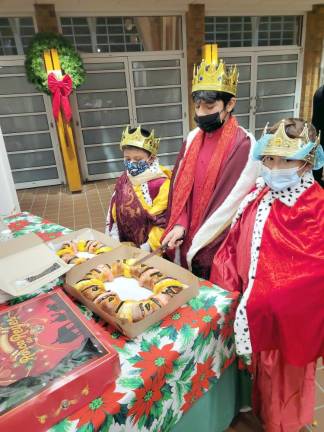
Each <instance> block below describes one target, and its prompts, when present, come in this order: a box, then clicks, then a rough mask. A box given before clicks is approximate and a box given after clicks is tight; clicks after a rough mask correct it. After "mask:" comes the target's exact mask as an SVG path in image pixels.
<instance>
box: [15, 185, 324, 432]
mask: <svg viewBox="0 0 324 432" xmlns="http://www.w3.org/2000/svg"><path fill="white" fill-rule="evenodd" d="M113 189H114V180H102V181H97V182H92V183H88V184H85V185H84V186H83V191H82V192H81V193H74V194H71V193H70V192H68V191H67V189H66V187H65V186H63V185H62V186H49V187H42V188H34V189H24V190H19V191H18V198H19V202H20V207H21V210H22V211H29V212H31V213H33V214H36V215H38V216H42V217H45V218H46V219H49V220H51V221H52V222H55V223H58V224H60V225H63V226H65V227H68V228H71V229H74V230H77V229H81V228H87V227H91V228H94V229H96V230H98V231H102V232H103V231H104V229H105V220H106V215H107V208H108V203H109V201H110V198H111V195H112V193H113ZM262 430H263V429H262V427H261V426H260V424H259V422H258V421H257V419H256V418H255V417H254V416H253V415H252V414H250V413H246V414H240V415H239V416H238V417H237V418H236V419H235V420H234V421H233V423H232V425H231V427H230V428H229V429H227V431H226V432H262ZM310 431H313V432H324V366H323V363H322V362H320V363H319V365H318V369H317V380H316V408H315V415H314V424H313V425H310V426H306V427H305V428H303V429H302V431H301V432H310ZM211 432H212V431H211ZM296 432H297V431H296Z"/></svg>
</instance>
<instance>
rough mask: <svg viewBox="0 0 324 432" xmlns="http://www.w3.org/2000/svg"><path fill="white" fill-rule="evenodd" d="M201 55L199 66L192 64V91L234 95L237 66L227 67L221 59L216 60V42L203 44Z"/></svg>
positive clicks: (236, 81)
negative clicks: (210, 91)
mask: <svg viewBox="0 0 324 432" xmlns="http://www.w3.org/2000/svg"><path fill="white" fill-rule="evenodd" d="M203 57H204V58H203V59H202V62H201V63H200V65H199V66H196V65H194V70H193V80H192V92H195V91H201V90H212V91H220V92H226V93H230V94H232V95H233V96H236V92H237V83H238V76H239V72H238V69H237V66H236V65H234V66H232V67H230V68H228V67H226V65H225V63H224V62H223V60H220V62H218V53H217V45H216V44H208V45H204V47H203Z"/></svg>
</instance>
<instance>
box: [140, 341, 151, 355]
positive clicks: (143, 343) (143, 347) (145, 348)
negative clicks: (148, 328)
mask: <svg viewBox="0 0 324 432" xmlns="http://www.w3.org/2000/svg"><path fill="white" fill-rule="evenodd" d="M151 346H152V344H150V343H149V342H148V341H147V340H145V339H143V340H142V341H141V351H146V352H149V351H150V349H151Z"/></svg>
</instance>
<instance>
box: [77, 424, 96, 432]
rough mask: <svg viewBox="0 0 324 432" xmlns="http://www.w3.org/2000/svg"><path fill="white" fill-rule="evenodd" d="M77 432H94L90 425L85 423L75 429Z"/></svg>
mask: <svg viewBox="0 0 324 432" xmlns="http://www.w3.org/2000/svg"><path fill="white" fill-rule="evenodd" d="M77 432H94V427H93V424H92V423H87V424H85V425H83V426H81V427H80V429H77Z"/></svg>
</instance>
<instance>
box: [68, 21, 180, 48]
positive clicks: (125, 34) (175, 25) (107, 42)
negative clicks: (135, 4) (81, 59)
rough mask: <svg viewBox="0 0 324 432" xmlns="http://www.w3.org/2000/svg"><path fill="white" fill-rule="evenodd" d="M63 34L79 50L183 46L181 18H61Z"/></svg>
mask: <svg viewBox="0 0 324 432" xmlns="http://www.w3.org/2000/svg"><path fill="white" fill-rule="evenodd" d="M61 27H62V33H63V35H64V36H66V37H67V38H68V39H69V40H70V42H71V43H72V44H73V45H74V47H75V48H76V49H77V50H79V51H81V52H101V53H107V52H132V51H162V50H180V49H182V33H181V17H180V16H164V17H117V16H116V17H82V18H81V17H62V18H61Z"/></svg>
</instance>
